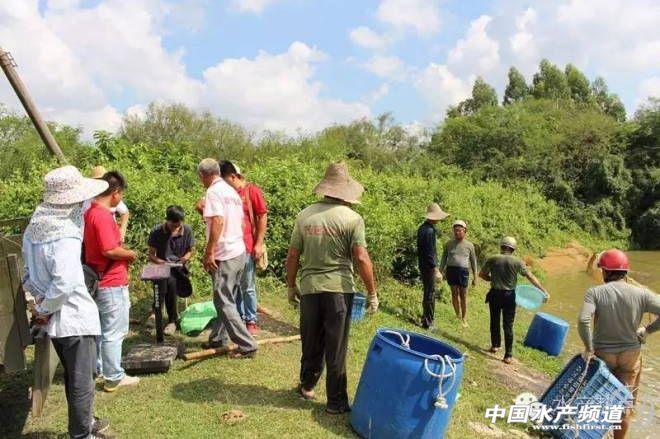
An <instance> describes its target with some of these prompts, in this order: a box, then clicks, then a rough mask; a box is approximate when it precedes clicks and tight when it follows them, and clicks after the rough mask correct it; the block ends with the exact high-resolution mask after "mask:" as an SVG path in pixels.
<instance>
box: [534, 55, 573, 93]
mask: <svg viewBox="0 0 660 439" xmlns="http://www.w3.org/2000/svg"><path fill="white" fill-rule="evenodd" d="M532 94H533V95H534V97H536V98H545V99H568V98H569V97H570V96H571V91H570V89H569V87H568V82H567V81H566V75H565V74H564V72H562V71H561V70H560V69H559V68H558V67H557V66H556V65H554V64H552V63H551V62H550V61H548V60H547V59H544V60H542V61H541V64H539V71H538V72H537V73H535V74H534V78H533V80H532Z"/></svg>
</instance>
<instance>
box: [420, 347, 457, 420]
mask: <svg viewBox="0 0 660 439" xmlns="http://www.w3.org/2000/svg"><path fill="white" fill-rule="evenodd" d="M430 357H431V358H432V359H434V360H437V361H439V362H440V364H441V365H442V368H441V369H440V373H435V372H433V371H432V370H431V369H430V368H429V359H428V358H425V359H424V369H426V373H428V374H429V375H431V376H432V377H433V378H438V396H437V397H436V399H435V404H434V405H435V407H436V408H439V409H447V408H449V405H448V404H447V398H446V396H447V395H448V394H449V392H451V390H452V389H453V388H454V385H455V384H456V365H455V364H454V362H453V361H452V359H451V358H450V357H449V356H448V355H445V356H444V357H443V356H442V355H431V356H430ZM447 367H449V370H450V371H451V373H448V374H446V375H445V370H446V368H447ZM445 378H451V384H450V385H449V388H448V389H447V391H446V392H443V391H442V380H443V379H445Z"/></svg>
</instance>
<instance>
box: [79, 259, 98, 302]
mask: <svg viewBox="0 0 660 439" xmlns="http://www.w3.org/2000/svg"><path fill="white" fill-rule="evenodd" d="M82 268H83V274H84V275H85V286H86V287H87V291H88V292H89V295H90V296H92V298H94V299H96V294H97V293H98V292H99V282H100V281H101V278H100V277H99V275H98V273H97V272H96V271H94V269H93V268H92V267H90V266H89V265H87V264H83V266H82Z"/></svg>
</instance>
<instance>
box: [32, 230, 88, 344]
mask: <svg viewBox="0 0 660 439" xmlns="http://www.w3.org/2000/svg"><path fill="white" fill-rule="evenodd" d="M80 252H81V241H80V239H79V238H60V239H57V240H54V241H50V242H46V243H39V244H34V243H32V242H31V241H30V240H29V239H28V238H27V237H24V238H23V261H24V264H25V277H24V279H23V285H24V288H25V289H26V290H27V291H29V292H30V293H32V295H33V296H34V297H35V299H36V300H37V302H38V301H40V300H42V301H41V302H40V303H39V304H38V305H37V306H36V311H37V312H39V313H41V314H49V315H50V320H49V322H48V326H47V327H46V332H47V333H48V335H49V336H50V337H51V338H59V337H71V336H77V335H100V334H101V323H100V321H99V311H98V308H97V307H96V303H95V302H94V299H92V297H91V296H90V295H89V292H88V291H87V287H86V286H85V277H84V275H83V269H82V263H81V262H80Z"/></svg>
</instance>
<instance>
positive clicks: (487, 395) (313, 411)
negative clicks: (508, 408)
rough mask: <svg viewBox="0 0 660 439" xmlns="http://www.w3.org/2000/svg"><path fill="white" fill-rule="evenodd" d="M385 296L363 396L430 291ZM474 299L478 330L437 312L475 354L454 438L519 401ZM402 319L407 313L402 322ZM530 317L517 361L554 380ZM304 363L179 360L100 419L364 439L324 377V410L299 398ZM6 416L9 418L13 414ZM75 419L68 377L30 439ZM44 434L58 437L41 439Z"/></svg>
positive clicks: (279, 291)
mask: <svg viewBox="0 0 660 439" xmlns="http://www.w3.org/2000/svg"><path fill="white" fill-rule="evenodd" d="M259 291H260V296H261V301H262V303H263V304H264V305H265V306H268V307H270V308H271V309H274V310H277V311H279V312H281V313H282V318H283V319H284V320H285V321H287V322H289V323H292V324H295V323H296V321H297V311H295V310H293V309H291V308H290V307H289V306H288V305H287V303H286V299H285V297H286V293H285V290H284V288H283V286H282V285H281V284H279V283H278V282H276V281H274V280H271V279H260V290H259ZM379 291H380V294H381V296H382V298H383V302H384V307H383V309H384V311H383V312H380V313H378V314H377V315H376V316H372V317H368V318H366V319H365V320H363V321H362V322H360V323H357V324H354V325H353V326H352V328H351V337H350V345H349V353H348V374H349V395H351V396H353V395H354V394H355V390H356V387H357V383H358V381H359V377H360V373H361V369H362V365H363V363H364V360H365V358H366V354H367V350H368V347H369V343H370V341H371V339H372V337H373V334H374V332H375V330H376V328H378V327H381V326H389V327H396V328H405V329H410V330H415V331H422V330H421V329H420V328H419V327H416V326H415V325H413V324H412V323H411V322H409V321H407V320H406V318H409V317H412V316H413V315H414V314H415V313H414V312H407V315H406V316H403V317H402V316H398V315H395V314H394V313H392V312H390V311H388V309H390V306H389V305H388V302H389V303H394V302H395V299H397V300H402V299H404V300H406V301H407V302H409V303H411V305H409V306H410V309H419V311H420V312H421V305H420V303H419V302H421V289H420V288H415V287H409V286H405V285H402V284H400V283H397V282H394V281H385V282H382V283H381V285H380V289H379ZM469 294H470V303H469V310H468V314H469V315H468V319H469V322H470V327H469V328H462V327H461V326H460V324H459V323H458V322H457V321H456V319H455V317H454V315H453V310H452V308H451V305H450V304H448V303H444V302H443V301H439V302H438V304H437V307H436V314H437V317H436V326H437V330H436V331H435V332H434V333H433V334H432V335H433V336H436V337H438V338H440V339H443V340H445V341H448V342H449V343H451V344H453V345H454V346H456V347H458V348H459V349H460V350H461V351H464V352H467V353H468V354H469V357H468V358H467V359H466V361H465V373H464V376H463V382H462V387H461V391H460V392H461V397H460V399H459V401H458V402H457V405H456V408H455V410H454V413H453V417H452V423H451V426H450V428H449V432H448V437H449V438H466V437H475V433H474V432H473V431H472V430H471V429H470V427H469V426H468V422H469V421H476V422H482V423H485V421H484V413H485V410H486V408H487V407H491V406H493V405H494V404H500V406H502V405H509V404H510V403H511V402H512V401H513V398H514V397H515V394H516V393H517V392H516V391H515V390H514V389H512V388H511V387H510V386H507V385H505V384H504V383H502V382H501V381H499V380H498V379H497V378H496V377H495V376H494V375H493V373H492V369H493V364H494V363H495V362H494V361H493V360H489V359H488V358H487V357H486V356H485V355H484V354H483V353H482V352H481V351H480V348H484V347H487V346H488V344H489V333H488V329H487V328H488V314H487V306H486V305H485V304H484V301H483V297H484V294H485V285H481V286H480V287H479V288H478V289H477V290H471V291H470V293H469ZM414 299H417V300H416V302H417V303H416V304H412V301H413V300H414ZM445 300H446V299H445ZM400 311H401V310H398V311H397V312H398V313H399V314H400V313H401V312H400ZM530 316H531V314H528V313H522V312H519V315H518V316H517V319H516V327H515V333H516V343H515V348H514V349H515V352H514V354H515V355H516V357H517V358H518V359H519V360H520V361H521V362H522V363H524V364H525V365H527V366H530V367H532V368H534V369H537V370H541V371H545V372H548V373H550V374H552V375H554V374H555V373H556V372H557V371H558V370H559V369H560V364H561V361H562V360H561V359H555V358H552V357H548V356H547V355H545V354H543V353H540V352H537V351H534V350H531V349H527V348H525V347H523V346H522V344H521V340H522V338H523V337H524V334H525V331H526V328H527V326H528V324H529V321H530ZM139 339H140V337H139V336H136V337H133V338H131V339H130V340H128V343H127V344H129V343H133V342H136V341H138V340H139ZM189 346H190V345H189ZM299 365H300V344H299V343H298V342H295V343H287V344H280V345H270V346H264V347H263V348H262V349H261V351H260V352H259V355H258V356H257V357H256V358H255V359H253V360H245V361H236V360H229V359H227V358H225V357H216V358H211V359H207V360H202V361H192V362H184V361H182V360H177V361H176V362H175V364H174V366H173V368H172V369H171V371H170V372H169V373H167V374H160V375H150V376H145V377H143V379H142V381H141V383H140V384H139V385H138V386H137V387H135V388H131V389H121V390H120V391H117V392H116V393H113V394H108V393H104V392H97V393H96V397H95V413H96V414H97V415H98V416H102V417H107V418H109V419H110V421H111V427H112V430H113V431H114V432H115V433H116V434H117V436H118V437H121V438H147V437H163V438H169V437H171V438H174V437H185V438H206V437H208V438H211V437H214V438H215V437H239V438H242V437H246V438H247V437H269V438H270V437H273V438H287V437H290V438H296V437H309V438H327V437H356V436H355V435H354V434H353V433H352V431H351V429H350V426H349V424H348V418H347V417H346V416H329V415H326V414H325V412H324V405H323V403H324V401H325V385H324V383H325V381H324V378H322V380H321V382H320V385H319V386H318V387H317V393H318V396H319V398H318V402H306V401H302V400H300V399H299V398H298V397H296V396H295V394H294V393H293V389H294V387H295V385H296V384H297V380H298V372H299ZM30 379H31V374H30V373H29V372H25V373H21V374H18V375H15V376H13V377H11V378H8V377H1V378H0V391H1V392H2V395H3V396H2V398H3V399H5V398H7V397H10V395H11V394H12V393H13V394H14V395H18V394H19V393H20V392H21V388H24V386H25V385H26V384H27V383H29V381H30ZM5 401H7V400H5ZM10 405H11V404H10ZM13 407H14V408H15V409H16V408H17V404H16V403H14V406H13ZM232 409H237V410H241V411H243V412H244V413H245V414H246V415H247V418H246V419H245V420H243V421H241V422H238V423H236V424H234V425H229V424H227V423H225V422H224V421H222V420H221V418H220V415H221V414H222V413H223V412H225V411H228V410H232ZM3 413H7V412H6V411H4V410H3ZM66 420H67V409H66V402H65V397H64V392H63V386H62V381H61V376H60V375H58V376H56V382H55V384H54V385H53V387H52V388H51V392H50V394H49V397H48V402H47V406H46V410H45V414H44V416H43V417H42V418H40V419H34V418H32V417H28V419H27V422H26V424H25V426H24V429H23V434H25V435H29V437H58V435H61V434H63V433H65V432H66ZM502 426H503V425H502ZM37 432H48V434H47V435H45V436H41V435H40V436H37V435H36V433H37ZM3 433H4V435H3V436H5V437H16V436H19V435H14V436H11V435H9V434H8V431H5V432H2V431H0V435H2V434H3Z"/></svg>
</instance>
